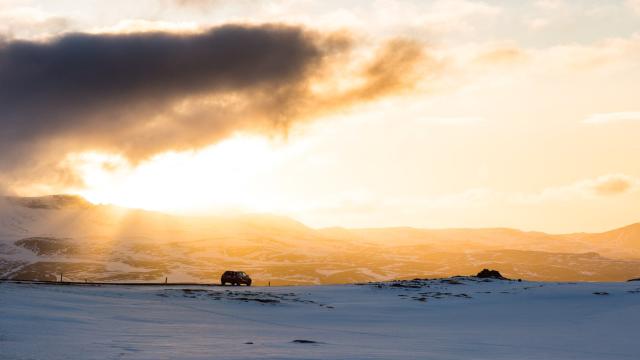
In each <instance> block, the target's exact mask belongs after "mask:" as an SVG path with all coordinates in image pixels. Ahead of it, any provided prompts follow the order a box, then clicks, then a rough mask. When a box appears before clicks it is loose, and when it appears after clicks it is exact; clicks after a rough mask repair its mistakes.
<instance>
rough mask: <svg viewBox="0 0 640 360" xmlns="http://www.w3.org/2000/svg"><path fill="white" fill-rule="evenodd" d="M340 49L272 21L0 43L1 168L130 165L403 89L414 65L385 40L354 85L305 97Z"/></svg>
mask: <svg viewBox="0 0 640 360" xmlns="http://www.w3.org/2000/svg"><path fill="white" fill-rule="evenodd" d="M349 48H350V40H349V39H348V38H347V37H346V36H343V35H340V34H330V35H322V34H318V33H315V32H310V31H308V30H305V29H303V28H300V27H292V26H278V25H263V26H244V25H226V26H221V27H217V28H213V29H211V30H209V31H207V32H203V33H190V34H173V33H159V32H158V33H135V34H117V35H114V34H69V35H65V36H62V37H60V38H57V39H54V40H52V41H48V42H26V41H10V42H6V41H5V42H4V43H2V42H0V170H11V171H9V172H8V173H9V174H11V173H13V172H15V171H13V170H16V169H18V170H23V171H21V172H22V175H21V176H31V175H33V174H28V175H25V171H24V170H25V169H30V170H29V171H30V172H32V173H37V174H47V172H48V171H54V170H52V169H54V166H53V165H52V164H55V167H60V166H62V168H64V164H62V165H61V164H60V163H59V161H60V160H61V159H63V158H64V156H65V155H66V154H68V153H71V152H78V151H85V150H97V151H108V152H113V153H119V154H122V155H124V156H125V157H127V158H128V159H130V160H133V161H136V160H138V159H143V158H145V157H148V156H150V155H153V154H156V153H159V152H162V151H167V150H182V149H195V148H199V147H202V146H205V145H208V144H211V143H213V142H215V141H217V140H220V139H221V138H224V137H226V136H229V134H231V133H233V132H234V131H238V130H253V131H262V132H268V131H273V129H286V127H287V126H288V125H289V124H290V123H291V122H292V121H297V120H301V119H306V118H310V117H313V116H317V115H319V114H321V113H323V112H326V111H328V110H331V109H335V108H339V107H344V106H348V105H349V104H352V103H355V102H358V101H367V100H371V99H373V98H377V97H380V96H384V95H386V94H388V93H391V92H397V91H398V90H399V89H401V88H406V87H409V86H410V85H411V84H410V83H411V82H414V81H415V79H414V78H412V75H413V72H412V71H411V70H412V68H413V67H415V64H416V63H417V62H419V61H420V60H421V59H422V58H423V54H422V50H421V48H420V46H418V45H417V44H413V43H411V42H406V41H392V42H390V43H389V44H387V45H386V46H383V47H382V49H381V50H380V51H379V52H378V54H377V55H376V56H375V57H374V58H373V59H370V61H369V62H368V63H365V64H364V65H362V69H361V72H360V73H359V74H357V75H358V76H359V78H360V80H361V81H360V82H358V84H359V85H358V86H355V87H353V88H350V89H347V90H343V91H328V92H326V91H325V93H317V92H314V91H312V90H311V88H312V86H311V85H312V84H313V83H314V81H316V80H318V79H321V80H320V81H325V82H327V81H328V80H327V77H330V76H336V74H337V76H339V77H340V76H343V75H344V74H342V73H341V72H340V69H341V65H344V64H343V63H344V62H345V61H347V60H345V59H346V57H345V53H348V49H349ZM336 69H337V70H338V71H336ZM408 79H409V80H408ZM329 82H330V81H329ZM55 172H56V173H62V174H64V176H59V177H60V178H61V179H71V180H69V181H72V180H73V179H74V176H73V174H70V175H69V174H66V172H67V170H64V169H63V170H62V171H58V170H55ZM5 175H6V173H5ZM0 180H2V179H1V176H0ZM57 181H58V180H57ZM60 181H62V180H60Z"/></svg>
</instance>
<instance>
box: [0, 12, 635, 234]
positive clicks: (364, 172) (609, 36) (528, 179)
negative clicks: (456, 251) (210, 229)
mask: <svg viewBox="0 0 640 360" xmlns="http://www.w3.org/2000/svg"><path fill="white" fill-rule="evenodd" d="M639 138H640V1H637V0H619V1H616V0H612V1H606V2H604V1H591V0H575V1H568V0H565V1H563V0H540V1H506V0H504V1H497V0H495V1H489V0H486V1H476V0H450V1H444V0H435V1H427V0H425V1H384V0H379V1H344V0H343V1H311V0H301V1H254V0H237V1H223V0H211V1H207V0H156V1H150V0H141V1H135V2H132V1H120V0H111V1H91V0H83V1H80V0H77V1H70V0H47V1H37V0H0V174H1V175H0V189H2V190H3V191H4V192H6V193H11V194H18V195H23V196H35V195H43V194H51V193H74V194H80V195H82V196H85V197H86V198H87V199H89V200H90V201H93V202H95V203H105V204H107V203H108V204H116V205H121V206H127V207H135V208H143V209H149V210H158V211H165V212H172V213H185V214H210V213H220V212H229V211H231V212H265V213H273V214H279V215H284V216H290V217H293V218H295V219H297V220H300V221H302V222H303V223H305V224H307V225H310V226H314V227H329V226H344V227H380V226H414V227H427V228H443V227H514V228H519V229H524V230H539V231H546V232H554V233H559V232H581V231H604V230H608V229H612V228H615V227H619V226H623V225H627V224H630V223H635V222H638V221H640V162H639V161H638V159H639V158H640V141H638V139H639Z"/></svg>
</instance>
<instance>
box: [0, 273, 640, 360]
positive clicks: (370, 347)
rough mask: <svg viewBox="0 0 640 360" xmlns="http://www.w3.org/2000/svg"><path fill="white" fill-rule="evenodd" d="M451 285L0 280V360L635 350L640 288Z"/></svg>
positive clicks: (625, 353)
mask: <svg viewBox="0 0 640 360" xmlns="http://www.w3.org/2000/svg"><path fill="white" fill-rule="evenodd" d="M451 282H452V283H449V282H447V281H446V280H445V281H442V280H430V281H417V282H403V283H400V282H398V283H379V284H366V285H339V286H310V287H252V288H244V287H243V288H230V287H227V288H223V287H205V286H202V287H194V286H190V287H151V286H149V287H146V286H137V287H125V286H100V287H98V286H61V285H25V284H10V283H0V359H3V360H4V359H51V360H53V359H252V358H261V359H492V360H495V359H510V360H514V359H598V360H602V359H639V358H640V346H639V345H638V334H640V282H629V283H531V282H512V281H492V282H479V281H476V280H474V279H471V278H470V279H454V280H452V281H451ZM457 283H461V284H457ZM594 293H597V294H594ZM296 340H304V341H296Z"/></svg>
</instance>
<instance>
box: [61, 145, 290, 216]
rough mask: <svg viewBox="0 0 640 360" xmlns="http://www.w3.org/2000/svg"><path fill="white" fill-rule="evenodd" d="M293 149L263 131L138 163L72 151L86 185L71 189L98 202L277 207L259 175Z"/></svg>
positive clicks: (161, 207) (182, 207)
mask: <svg viewBox="0 0 640 360" xmlns="http://www.w3.org/2000/svg"><path fill="white" fill-rule="evenodd" d="M295 150H296V146H286V147H285V146H282V145H280V144H278V143H277V141H273V140H270V139H269V138H266V137H260V136H248V135H237V136H235V137H232V138H230V139H228V140H225V141H222V142H220V143H218V144H216V145H212V146H209V147H207V148H204V149H201V150H197V151H185V152H167V153H163V154H160V155H157V156H154V157H153V158H151V159H149V160H147V161H144V162H143V163H141V164H138V165H136V166H133V165H131V164H130V163H129V162H128V161H127V160H126V159H124V158H122V157H120V156H118V155H110V154H103V153H96V152H87V153H81V154H75V155H73V156H72V157H71V161H72V162H73V163H75V164H76V166H75V168H76V169H77V171H78V173H79V174H80V176H81V177H82V179H83V181H84V183H85V187H84V188H82V189H77V190H75V191H73V192H74V193H76V194H78V195H81V196H83V197H85V198H86V199H87V200H89V201H91V202H93V203H96V204H112V205H118V206H123V207H129V208H140V209H145V210H155V211H163V212H172V213H198V212H209V211H275V210H276V209H275V208H274V206H273V202H271V201H269V199H268V196H265V195H267V194H263V193H261V186H260V182H261V180H260V178H261V176H262V175H263V174H265V173H266V172H268V171H269V169H270V168H272V167H274V166H277V164H278V163H280V162H281V161H282V160H284V159H285V158H286V157H288V156H290V155H291V154H292V151H295Z"/></svg>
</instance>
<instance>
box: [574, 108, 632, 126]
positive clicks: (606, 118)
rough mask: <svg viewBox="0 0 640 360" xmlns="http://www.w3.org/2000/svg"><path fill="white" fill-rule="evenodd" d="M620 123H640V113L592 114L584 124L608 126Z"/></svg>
mask: <svg viewBox="0 0 640 360" xmlns="http://www.w3.org/2000/svg"><path fill="white" fill-rule="evenodd" d="M620 121H640V111H623V112H610V113H597V114H591V115H589V116H588V117H587V118H585V119H584V120H583V121H582V122H583V123H585V124H606V123H611V122H620Z"/></svg>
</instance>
